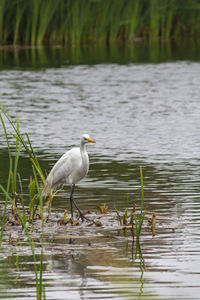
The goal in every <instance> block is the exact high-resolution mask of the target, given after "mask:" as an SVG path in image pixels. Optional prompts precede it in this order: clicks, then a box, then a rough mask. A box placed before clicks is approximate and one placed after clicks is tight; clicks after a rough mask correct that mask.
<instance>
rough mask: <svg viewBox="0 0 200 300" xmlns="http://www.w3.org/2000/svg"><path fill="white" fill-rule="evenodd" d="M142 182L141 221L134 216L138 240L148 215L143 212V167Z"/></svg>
mask: <svg viewBox="0 0 200 300" xmlns="http://www.w3.org/2000/svg"><path fill="white" fill-rule="evenodd" d="M140 181H141V207H140V218H139V220H138V219H137V217H136V214H133V217H134V220H135V227H136V238H137V239H139V237H140V233H141V229H142V224H143V221H144V216H145V214H146V211H144V210H143V207H144V184H143V173H142V167H140Z"/></svg>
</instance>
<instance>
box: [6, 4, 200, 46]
mask: <svg viewBox="0 0 200 300" xmlns="http://www.w3.org/2000/svg"><path fill="white" fill-rule="evenodd" d="M199 29H200V14H199V1H198V0H190V1H188V0H182V1H175V0H149V1H141V0H126V1H125V0H118V1H116V0H109V1H108V0H101V1H98V0H90V1H89V0H56V1H54V0H29V1H27V0H20V1H19V0H12V1H11V0H7V1H6V0H0V42H1V43H4V44H5V43H10V44H26V45H40V44H42V43H49V44H57V43H59V44H62V43H64V44H67V45H74V44H85V43H102V42H103V43H105V44H108V43H110V42H111V41H113V40H114V41H131V40H132V39H134V38H137V37H140V38H141V37H142V38H150V39H151V38H155V37H156V38H158V37H160V38H164V39H166V38H175V39H178V38H180V37H196V38H199Z"/></svg>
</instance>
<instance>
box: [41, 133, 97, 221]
mask: <svg viewBox="0 0 200 300" xmlns="http://www.w3.org/2000/svg"><path fill="white" fill-rule="evenodd" d="M87 143H95V141H93V140H92V139H90V137H89V135H88V134H84V135H82V137H81V141H80V147H76V148H72V149H71V150H69V151H67V152H66V153H65V154H63V156H62V157H61V158H60V159H59V160H58V161H57V162H56V164H55V165H54V167H53V168H52V170H51V172H50V173H49V175H48V176H47V179H46V181H45V183H44V188H43V196H45V197H46V196H48V194H49V193H50V190H51V189H55V188H56V187H57V186H58V185H60V184H69V185H71V195H70V203H71V215H72V217H73V209H72V203H74V205H75V206H76V208H77V209H78V211H79V213H80V217H81V218H82V219H83V217H84V216H83V214H82V212H81V211H80V209H79V208H78V206H77V204H76V202H75V201H74V199H73V191H74V187H75V184H76V183H77V182H79V181H80V180H81V179H82V178H84V177H85V176H86V175H87V173H88V168H89V158H88V154H87V151H86V144H87Z"/></svg>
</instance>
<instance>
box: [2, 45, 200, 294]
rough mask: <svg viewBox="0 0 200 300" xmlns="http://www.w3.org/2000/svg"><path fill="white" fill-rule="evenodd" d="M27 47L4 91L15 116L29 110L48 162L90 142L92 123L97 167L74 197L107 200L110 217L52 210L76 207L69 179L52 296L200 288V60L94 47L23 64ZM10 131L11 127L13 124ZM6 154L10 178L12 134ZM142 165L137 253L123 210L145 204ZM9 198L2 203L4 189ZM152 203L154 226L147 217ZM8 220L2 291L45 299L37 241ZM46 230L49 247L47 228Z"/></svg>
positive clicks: (25, 121) (27, 170)
mask: <svg viewBox="0 0 200 300" xmlns="http://www.w3.org/2000/svg"><path fill="white" fill-rule="evenodd" d="M85 51H86V50H85ZM19 52H20V51H19ZM138 53H139V52H138ZM86 54H87V53H84V55H85V56H87V55H86ZM20 55H21V57H19V58H18V59H19V60H15V61H13V62H12V59H11V62H12V64H11V63H10V65H9V63H8V61H9V59H7V60H6V63H5V66H3V65H1V71H0V94H1V98H0V99H1V100H0V103H1V104H2V105H4V107H5V108H6V109H7V110H8V111H9V113H10V114H11V115H12V116H13V117H16V115H17V114H19V118H20V128H21V132H23V133H24V132H28V133H29V135H30V138H31V141H32V144H33V147H34V150H35V151H36V154H37V157H38V159H39V161H40V163H41V166H42V168H43V169H44V170H46V172H49V170H50V169H51V167H52V166H53V164H54V163H55V161H56V160H57V159H58V158H59V157H60V156H61V155H62V154H63V153H64V152H65V151H67V150H68V149H70V148H71V147H72V146H76V145H79V139H80V136H81V134H83V133H88V134H90V136H91V138H94V139H95V140H96V144H92V145H88V152H89V155H90V170H89V173H88V176H87V178H86V179H84V180H82V181H81V182H80V184H78V185H77V187H76V189H75V197H76V199H77V202H78V203H79V204H80V208H81V209H83V210H84V211H87V210H89V211H90V212H91V217H92V218H93V217H94V218H95V217H98V215H97V216H96V214H95V212H96V208H97V206H100V205H104V204H105V205H106V206H108V215H105V216H103V217H102V218H101V221H102V224H103V225H104V226H103V227H101V228H93V227H92V228H90V227H88V226H87V225H86V224H81V225H80V226H77V227H72V226H70V225H67V226H58V224H57V223H56V222H53V220H54V219H56V218H57V216H61V215H63V211H64V210H65V209H66V208H67V209H69V200H68V197H69V189H66V190H65V192H62V193H60V194H59V195H58V196H57V197H56V199H55V202H54V203H53V208H52V221H49V223H48V225H47V228H46V229H45V239H44V244H43V245H44V284H45V293H46V299H109V298H114V299H118V300H119V299H120V300H121V299H137V298H138V299H139V298H140V299H199V294H200V284H199V282H200V251H199V245H200V195H199V193H200V177H199V174H200V150H199V149H200V117H199V116H200V103H199V95H200V84H199V81H200V64H199V62H198V61H195V60H196V59H195V60H193V61H192V60H188V59H187V57H186V58H185V59H183V60H176V59H175V58H176V56H175V57H173V59H171V57H169V59H168V58H166V59H158V62H156V63H155V61H154V60H153V59H150V58H149V59H148V60H147V59H146V60H145V59H144V60H143V61H142V58H140V59H138V61H137V59H136V58H135V57H134V59H132V60H131V59H127V57H125V58H124V61H123V57H124V56H121V58H120V59H117V58H116V56H113V59H112V57H110V59H109V58H108V57H107V59H106V60H104V59H99V62H100V63H98V59H97V57H95V59H94V61H93V60H92V58H91V59H90V63H89V62H88V60H89V57H88V60H86V61H85V63H84V60H83V59H82V58H81V59H80V63H79V60H78V59H77V60H76V63H70V60H69V61H67V63H66V58H63V60H62V59H61V58H60V61H59V64H57V65H55V61H51V59H50V58H52V56H50V58H49V57H48V56H47V57H46V60H45V63H44V64H43V65H42V64H41V66H38V65H37V67H35V65H34V64H33V67H31V63H30V62H29V64H28V63H26V64H23V59H22V58H23V51H22V52H20V54H18V56H20ZM90 55H91V53H90ZM25 57H26V59H27V56H25ZM36 57H37V55H36ZM100 58H101V57H100ZM181 58H182V57H181ZM36 60H37V59H36ZM19 62H20V63H19ZM0 133H1V137H2V136H3V130H2V128H1V129H0ZM0 161H1V168H0V182H1V183H2V184H3V185H5V184H6V182H7V173H8V166H9V165H8V158H7V149H6V144H5V140H4V138H1V139H0ZM140 166H142V168H143V176H144V195H145V199H144V208H145V210H146V211H147V214H146V217H145V220H144V228H143V229H142V234H141V237H140V250H141V252H140V255H139V254H138V255H136V253H135V251H136V246H135V243H134V242H133V237H132V235H131V234H130V232H129V230H128V231H127V232H125V231H123V230H119V224H118V220H117V215H116V212H115V208H117V209H118V211H119V212H120V213H123V212H124V209H125V207H127V206H128V207H129V208H131V207H132V206H133V205H134V204H136V208H138V209H139V207H140V175H139V167H140ZM19 170H20V174H21V177H22V181H23V184H24V186H26V185H27V183H28V180H29V177H30V175H32V170H31V167H30V165H29V161H28V159H27V157H26V155H24V152H23V151H22V157H21V158H20V165H19ZM24 197H25V198H26V199H28V196H27V195H24ZM0 200H1V201H0V203H1V214H2V211H3V202H4V196H3V194H2V193H1V194H0ZM152 213H155V215H156V234H155V236H152V232H151V229H150V225H149V223H148V219H150V218H151V215H152ZM7 230H8V232H11V233H12V237H13V240H14V244H9V243H8V232H6V233H5V235H4V241H3V243H2V247H1V249H0V260H1V267H0V299H8V298H12V299H35V285H34V272H33V261H32V256H31V251H30V249H29V246H28V245H27V242H26V240H25V239H24V238H23V234H22V233H21V228H20V229H19V228H13V227H8V228H7ZM70 235H71V236H73V239H74V240H73V243H72V244H70V243H69V242H70V239H69V236H70ZM35 242H36V251H37V254H39V253H40V238H39V237H38V236H35ZM38 261H39V256H38ZM143 262H144V265H143Z"/></svg>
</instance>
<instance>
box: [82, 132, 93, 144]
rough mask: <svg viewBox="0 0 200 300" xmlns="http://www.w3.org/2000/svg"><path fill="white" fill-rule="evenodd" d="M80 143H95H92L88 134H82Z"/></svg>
mask: <svg viewBox="0 0 200 300" xmlns="http://www.w3.org/2000/svg"><path fill="white" fill-rule="evenodd" d="M81 142H83V143H84V144H86V143H96V142H95V141H93V140H92V139H91V138H90V137H89V135H88V134H83V135H82V137H81Z"/></svg>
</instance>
